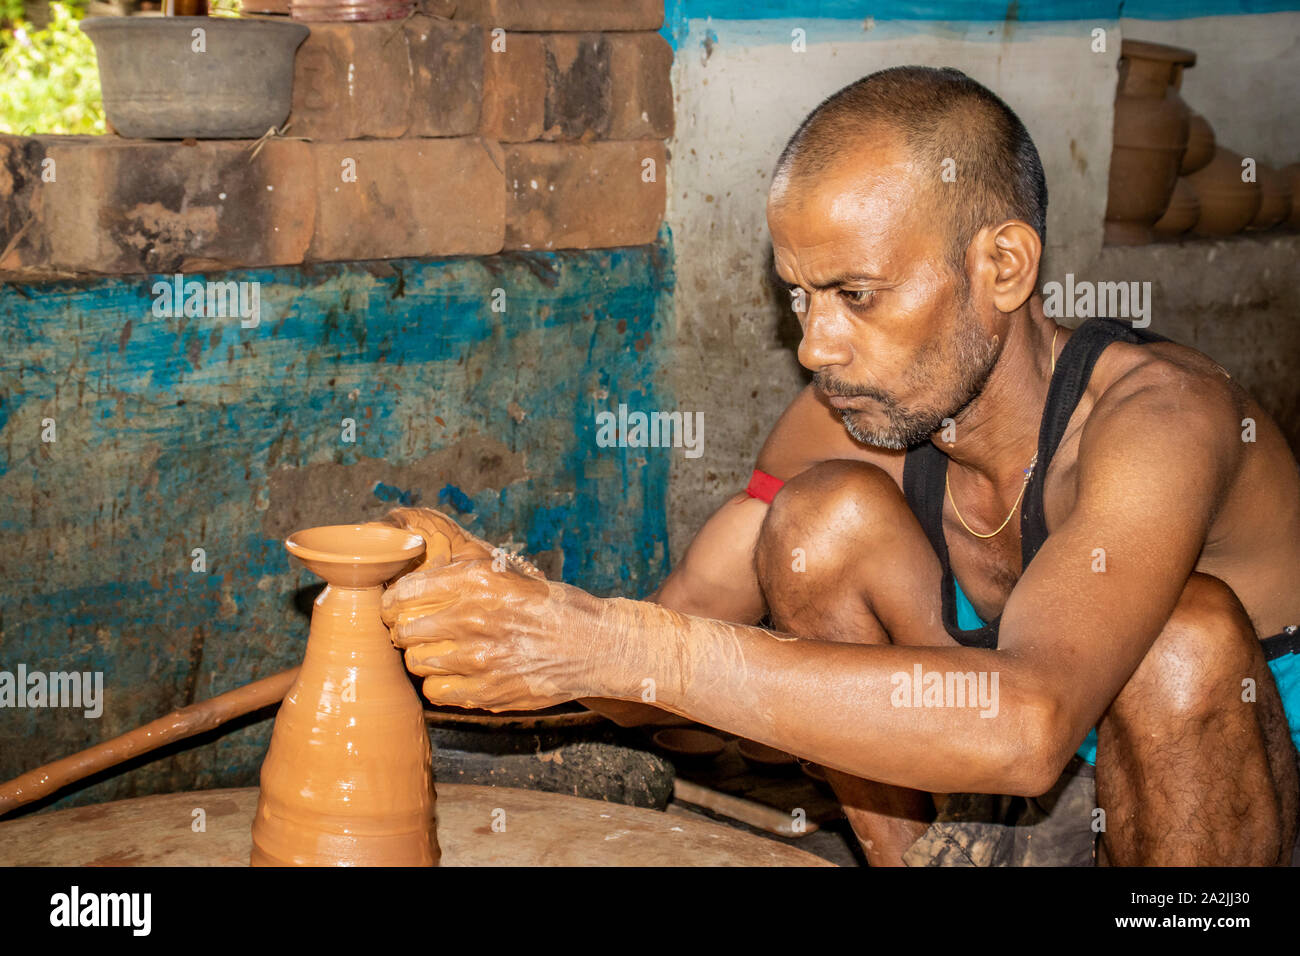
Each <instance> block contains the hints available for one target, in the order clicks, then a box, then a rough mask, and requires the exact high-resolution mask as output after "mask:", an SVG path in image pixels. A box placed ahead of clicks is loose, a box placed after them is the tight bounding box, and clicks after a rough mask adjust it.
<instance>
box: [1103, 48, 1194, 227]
mask: <svg viewBox="0 0 1300 956" xmlns="http://www.w3.org/2000/svg"><path fill="white" fill-rule="evenodd" d="M1195 63H1196V54H1195V53H1193V52H1192V51H1191V50H1183V49H1180V48H1178V47H1172V46H1164V45H1162V44H1159V43H1144V42H1142V41H1140V40H1125V41H1124V42H1123V45H1122V46H1121V49H1120V61H1119V88H1118V91H1117V93H1116V95H1115V125H1114V136H1113V147H1112V151H1111V157H1110V186H1109V190H1108V193H1107V199H1106V230H1105V235H1106V241H1107V242H1108V243H1113V244H1117V245H1140V244H1142V243H1147V242H1150V241H1151V239H1152V232H1151V226H1152V224H1154V223H1155V221H1156V220H1157V219H1159V218H1160V216H1161V215H1162V214H1163V213H1164V211H1165V208H1166V207H1167V206H1168V204H1169V198H1170V196H1171V195H1172V194H1173V191H1174V183H1175V182H1176V181H1177V179H1178V167H1179V165H1180V164H1181V163H1182V160H1183V153H1184V152H1185V151H1186V149H1187V137H1188V124H1189V118H1190V116H1191V110H1189V109H1188V108H1187V104H1186V103H1184V102H1183V100H1182V98H1181V97H1180V96H1179V95H1178V87H1179V86H1180V85H1181V83H1182V76H1183V70H1184V69H1186V68H1187V67H1190V66H1193V65H1194V64H1195Z"/></svg>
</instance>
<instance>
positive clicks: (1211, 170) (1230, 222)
mask: <svg viewBox="0 0 1300 956" xmlns="http://www.w3.org/2000/svg"><path fill="white" fill-rule="evenodd" d="M1241 159H1242V156H1241V154H1240V153H1234V152H1233V151H1232V150H1230V149H1223V148H1222V147H1219V148H1218V149H1216V150H1215V151H1214V159H1213V160H1211V161H1210V165H1208V166H1206V167H1205V168H1204V169H1201V170H1198V171H1197V172H1194V173H1192V174H1191V175H1190V176H1188V177H1187V182H1188V183H1189V184H1190V185H1191V187H1192V189H1193V190H1194V191H1195V192H1196V198H1197V199H1199V200H1200V202H1201V215H1200V218H1198V219H1197V220H1196V226H1195V227H1194V228H1193V230H1192V231H1193V232H1195V233H1196V235H1198V236H1231V235H1233V234H1234V233H1238V232H1241V230H1243V229H1245V228H1246V226H1248V225H1250V221H1251V220H1252V219H1254V218H1255V213H1257V212H1259V203H1260V188H1259V183H1245V182H1242V181H1241V171H1242V170H1241Z"/></svg>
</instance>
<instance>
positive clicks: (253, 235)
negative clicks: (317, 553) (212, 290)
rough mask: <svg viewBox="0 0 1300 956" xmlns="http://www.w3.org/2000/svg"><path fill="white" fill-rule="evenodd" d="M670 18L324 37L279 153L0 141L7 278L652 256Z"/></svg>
mask: <svg viewBox="0 0 1300 956" xmlns="http://www.w3.org/2000/svg"><path fill="white" fill-rule="evenodd" d="M662 21H663V0H653V2H651V0H469V2H466V0H459V2H450V0H425V5H424V12H422V13H421V14H420V15H417V16H414V17H411V18H410V19H407V20H405V21H401V22H387V23H314V24H309V26H310V27H311V30H312V32H311V35H310V36H309V37H308V38H307V40H306V41H305V42H304V43H303V45H302V46H301V47H300V48H299V49H298V53H297V58H296V61H295V75H294V94H293V108H292V111H291V113H290V119H289V124H290V125H289V126H288V128H287V129H286V130H285V135H284V136H283V137H273V138H271V139H268V140H266V141H265V142H263V143H261V144H260V145H258V146H256V147H255V146H254V144H252V143H250V142H248V141H233V140H232V141H213V140H201V141H198V142H195V141H192V140H191V141H186V142H185V143H179V142H161V141H148V140H129V139H123V138H121V137H117V136H104V137H64V136H36V137H14V136H0V272H3V273H9V274H14V273H18V274H22V273H44V272H56V273H59V272H61V273H101V274H121V273H140V272H153V273H157V272H171V271H177V270H179V271H187V270H193V269H221V268H236V267H244V266H272V265H292V264H297V263H304V262H329V261H350V260H364V259H384V258H397V257H408V256H409V257H423V256H449V255H490V254H493V253H497V252H500V251H502V250H505V249H511V250H525V249H533V250H541V249H586V248H606V247H612V246H627V245H640V244H644V243H648V242H651V241H653V240H654V238H655V235H656V233H657V231H658V228H659V224H660V222H661V221H662V217H663V211H664V201H665V197H666V192H665V177H666V161H667V154H666V150H665V147H664V140H665V139H667V138H668V137H670V136H671V135H672V129H673V100H672V88H671V83H670V79H669V69H670V67H671V64H672V51H671V49H670V47H669V46H668V44H667V42H666V41H664V39H663V38H662V37H661V36H660V35H659V34H658V33H657V32H656V31H657V30H658V28H659V26H660V25H661V23H662Z"/></svg>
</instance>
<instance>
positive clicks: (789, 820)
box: [673, 777, 817, 837]
mask: <svg viewBox="0 0 1300 956" xmlns="http://www.w3.org/2000/svg"><path fill="white" fill-rule="evenodd" d="M673 796H674V797H676V798H677V799H678V800H683V801H685V802H686V803H693V804H695V805H696V806H697V807H703V808H704V809H706V810H713V811H714V812H716V813H721V814H723V815H724V816H728V817H731V818H732V819H733V820H739V821H740V822H741V823H748V824H749V825H750V826H751V827H758V828H759V829H760V830H766V831H767V832H768V833H775V834H776V835H777V836H783V837H802V836H807V835H808V834H810V833H816V832H817V824H816V823H814V822H813V821H811V820H807V819H805V820H804V823H803V829H802V830H798V831H796V830H795V829H794V827H793V823H794V817H793V816H792V815H791V814H789V813H782V812H781V811H780V810H778V809H776V808H775V807H768V806H764V805H763V804H761V803H755V802H754V801H753V800H746V799H744V798H743V797H733V796H731V794H728V793H719V792H718V791H717V790H710V789H709V788H708V787H702V786H700V785H699V784H698V783H691V782H690V781H689V780H683V779H682V778H681V777H678V778H677V779H676V780H674V781H673Z"/></svg>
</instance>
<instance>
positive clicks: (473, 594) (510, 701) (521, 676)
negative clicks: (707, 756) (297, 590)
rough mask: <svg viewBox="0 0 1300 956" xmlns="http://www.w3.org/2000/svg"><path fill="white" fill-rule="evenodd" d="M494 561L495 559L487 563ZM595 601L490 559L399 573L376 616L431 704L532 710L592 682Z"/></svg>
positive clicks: (590, 691) (586, 690) (584, 693)
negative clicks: (401, 650) (380, 615)
mask: <svg viewBox="0 0 1300 956" xmlns="http://www.w3.org/2000/svg"><path fill="white" fill-rule="evenodd" d="M494 565H495V566H494ZM601 603H602V602H601V600H600V599H599V598H596V597H594V596H592V595H590V594H588V593H587V592H585V591H583V590H581V589H579V588H575V587H572V586H570V585H567V584H560V583H557V582H553V581H546V580H545V579H543V578H535V577H531V576H528V575H525V574H522V573H519V572H517V571H514V570H512V569H510V568H509V567H503V566H502V565H501V562H500V561H499V560H498V561H495V562H494V561H493V560H492V559H491V558H487V559H484V558H476V559H472V560H468V561H456V562H454V563H452V564H449V565H447V566H446V567H441V568H429V569H426V570H424V571H416V572H414V573H412V574H408V575H406V576H405V577H402V578H399V579H398V580H397V581H396V582H395V583H394V584H393V586H392V587H390V588H389V589H388V590H387V591H386V592H385V593H384V606H383V616H384V623H386V624H387V625H388V626H389V627H390V628H392V637H393V643H395V644H396V645H397V646H398V647H401V648H405V651H406V666H407V669H409V670H410V671H411V673H413V674H416V675H417V676H420V677H423V678H424V695H425V696H426V697H427V698H429V700H430V701H431V702H432V703H435V704H449V705H453V706H457V707H475V708H481V709H484V710H492V711H500V710H537V709H540V708H543V707H552V706H555V705H556V704H561V703H565V702H566V701H570V700H574V699H575V698H578V697H591V696H597V695H596V694H595V693H594V688H593V676H594V673H593V666H592V658H593V656H594V655H593V645H594V640H593V638H594V637H595V636H596V634H595V633H594V629H595V628H596V627H597V626H598V625H597V622H598V619H599V616H600V611H599V606H600V605H601Z"/></svg>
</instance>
